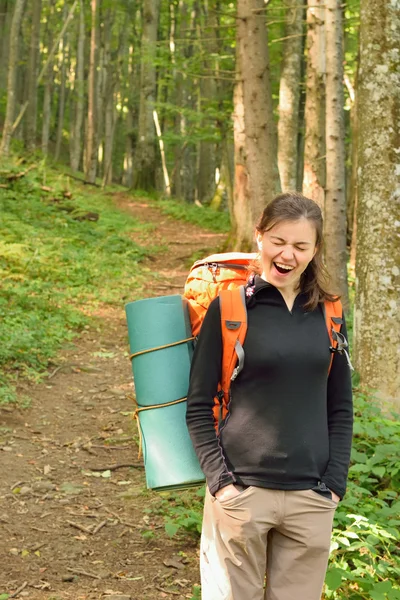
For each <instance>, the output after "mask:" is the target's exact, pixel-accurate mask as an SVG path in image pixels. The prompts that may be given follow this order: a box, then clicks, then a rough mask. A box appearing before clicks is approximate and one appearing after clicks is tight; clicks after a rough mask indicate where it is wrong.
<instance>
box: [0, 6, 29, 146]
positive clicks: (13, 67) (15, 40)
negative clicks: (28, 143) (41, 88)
mask: <svg viewBox="0 0 400 600" xmlns="http://www.w3.org/2000/svg"><path fill="white" fill-rule="evenodd" d="M24 6H25V0H16V1H15V8H14V14H13V18H12V22H11V31H10V49H9V55H8V76H7V108H6V117H5V120H4V126H3V137H2V139H1V145H0V157H1V156H8V154H9V152H10V143H11V137H12V134H13V120H14V113H15V108H16V103H17V99H16V91H17V90H16V87H17V67H18V50H19V47H18V45H19V32H20V28H21V21H22V16H23V12H24Z"/></svg>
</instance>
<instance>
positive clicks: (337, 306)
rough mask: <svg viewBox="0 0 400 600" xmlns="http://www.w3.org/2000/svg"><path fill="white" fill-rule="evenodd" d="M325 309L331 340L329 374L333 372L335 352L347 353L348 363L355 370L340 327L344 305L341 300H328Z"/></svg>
mask: <svg viewBox="0 0 400 600" xmlns="http://www.w3.org/2000/svg"><path fill="white" fill-rule="evenodd" d="M323 310H324V315H325V322H326V328H327V330H328V334H329V339H330V341H331V346H330V350H331V353H332V354H331V362H330V365H329V370H328V375H329V373H330V372H331V368H332V362H333V357H334V355H335V352H338V353H339V354H345V356H346V360H347V364H348V365H349V367H350V369H351V370H352V371H354V367H353V365H352V364H351V361H350V356H349V353H348V352H347V348H348V346H349V345H348V343H347V340H346V338H345V337H344V335H343V334H342V333H341V332H340V327H341V325H342V324H343V307H342V303H341V302H340V300H337V301H336V302H330V301H328V300H327V301H326V302H324V304H323Z"/></svg>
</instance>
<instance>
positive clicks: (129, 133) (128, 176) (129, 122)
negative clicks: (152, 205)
mask: <svg viewBox="0 0 400 600" xmlns="http://www.w3.org/2000/svg"><path fill="white" fill-rule="evenodd" d="M133 48H134V46H133V45H132V44H130V45H129V50H128V57H129V58H128V74H127V95H128V101H127V106H126V108H127V113H126V138H125V157H124V174H123V184H124V185H126V187H128V188H131V187H132V185H133V138H134V118H133V110H134V103H133V97H134V84H135V78H134V52H133Z"/></svg>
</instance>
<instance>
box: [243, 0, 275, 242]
mask: <svg viewBox="0 0 400 600" xmlns="http://www.w3.org/2000/svg"><path fill="white" fill-rule="evenodd" d="M264 14H265V4H264V1H263V0H238V4H237V29H236V36H237V38H236V73H237V78H238V81H237V84H236V89H235V93H234V129H235V194H234V205H235V206H234V220H235V234H234V235H235V239H234V240H233V241H234V245H235V249H236V250H248V249H250V248H251V247H252V246H253V244H254V239H253V238H254V224H255V222H256V221H257V220H258V218H259V217H260V215H261V212H262V210H263V208H264V207H265V206H266V204H268V202H270V201H271V200H272V198H273V197H274V195H275V193H276V192H278V191H279V174H278V169H277V165H276V152H275V144H274V124H273V116H272V97H271V87H270V74H269V55H268V34H267V27H266V23H265V19H264V18H263V17H262V15H264Z"/></svg>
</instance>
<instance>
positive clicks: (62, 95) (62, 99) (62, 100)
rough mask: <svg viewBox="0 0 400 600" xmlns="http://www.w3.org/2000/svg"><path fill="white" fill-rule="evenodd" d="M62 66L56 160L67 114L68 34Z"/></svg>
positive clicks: (65, 36) (62, 42) (65, 14)
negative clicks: (65, 114)
mask: <svg viewBox="0 0 400 600" xmlns="http://www.w3.org/2000/svg"><path fill="white" fill-rule="evenodd" d="M63 12H64V19H63V20H64V21H65V19H66V17H67V8H66V6H65V5H64V11H63ZM61 48H62V50H61V65H59V71H60V89H59V93H58V115H57V136H56V148H55V152H54V158H55V160H58V159H59V157H60V150H61V144H62V139H63V128H64V113H65V87H66V79H67V56H68V50H67V34H65V35H64V36H63V38H62V40H61Z"/></svg>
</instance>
